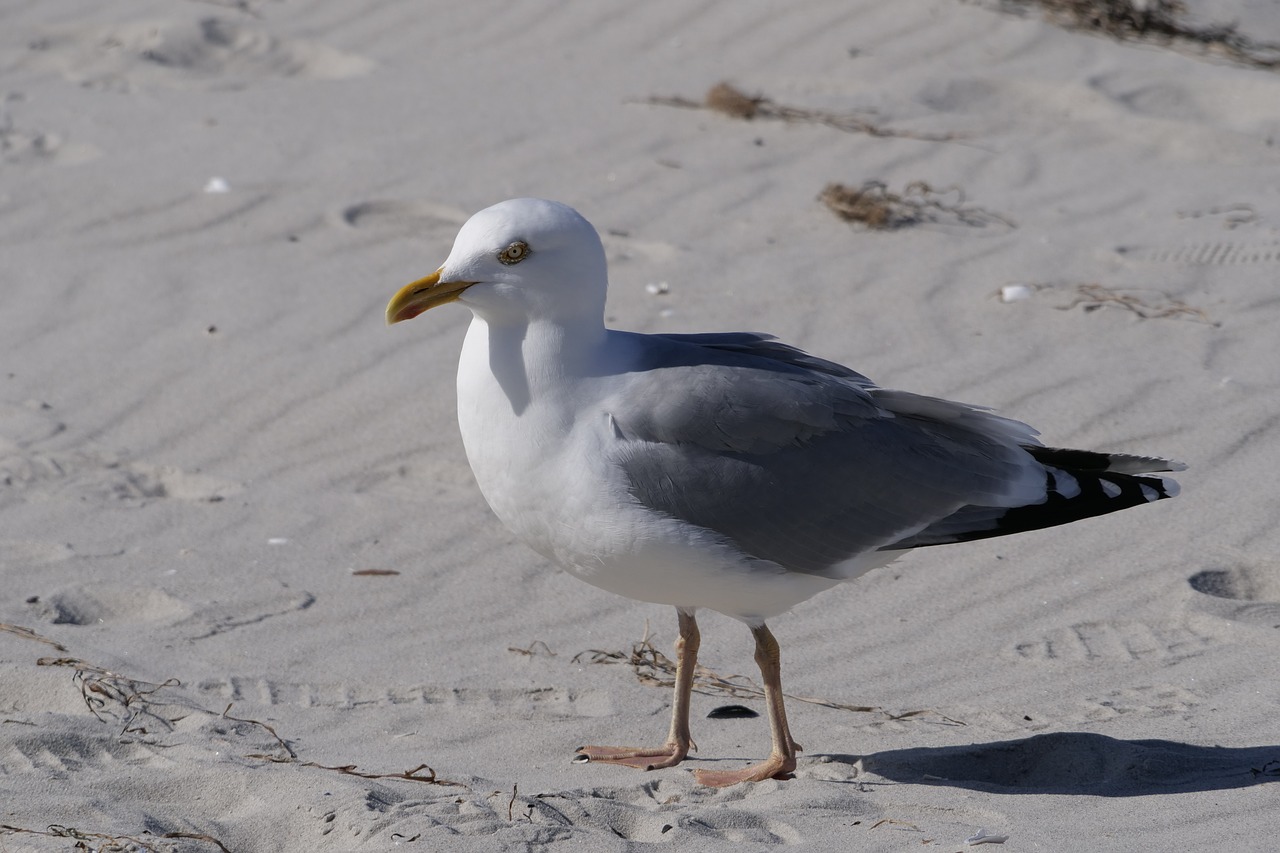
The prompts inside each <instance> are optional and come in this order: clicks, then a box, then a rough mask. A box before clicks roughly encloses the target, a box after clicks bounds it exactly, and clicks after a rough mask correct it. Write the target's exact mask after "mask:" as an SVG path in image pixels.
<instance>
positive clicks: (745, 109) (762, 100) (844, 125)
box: [642, 82, 960, 142]
mask: <svg viewBox="0 0 1280 853" xmlns="http://www.w3.org/2000/svg"><path fill="white" fill-rule="evenodd" d="M642 103H646V104H654V105H657V106H662V107H683V108H685V109H693V110H710V111H711V112H715V113H720V114H721V115H723V116H728V117H729V118H735V119H739V120H741V121H753V120H755V119H769V120H773V121H783V122H788V123H790V124H818V125H822V126H824V127H830V128H834V129H835V130H842V131H844V132H845V133H865V134H866V135H868V136H883V137H897V138H901V139H918V140H922V141H925V142H952V141H954V140H956V139H959V138H960V135H959V134H955V133H917V132H915V131H911V130H897V129H895V128H889V127H884V126H882V125H879V124H876V123H875V122H874V121H871V120H870V119H868V118H865V117H864V116H861V115H859V114H857V113H837V112H829V111H827V110H814V109H807V108H805V107H792V106H788V105H786V104H780V103H778V102H777V101H775V100H773V99H772V98H766V97H765V96H764V95H748V94H747V93H745V92H743V91H742V90H741V89H738V88H736V87H735V86H733V85H732V84H730V83H723V82H721V83H717V84H715V85H714V86H712V87H711V88H710V89H708V90H707V93H706V95H704V96H703V98H702V100H701V101H695V100H693V99H691V98H683V97H680V96H679V95H653V96H650V97H648V98H645V99H644V100H643V101H642Z"/></svg>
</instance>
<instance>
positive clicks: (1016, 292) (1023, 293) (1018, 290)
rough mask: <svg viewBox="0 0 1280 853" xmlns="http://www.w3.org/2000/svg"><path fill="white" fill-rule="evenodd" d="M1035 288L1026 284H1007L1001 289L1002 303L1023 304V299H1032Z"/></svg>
mask: <svg viewBox="0 0 1280 853" xmlns="http://www.w3.org/2000/svg"><path fill="white" fill-rule="evenodd" d="M1035 292H1036V291H1035V288H1033V287H1031V286H1030V285H1026V284H1006V285H1005V286H1004V287H1002V288H1000V301H1001V302H1021V301H1022V300H1023V299H1030V298H1031V295H1032V294H1033V293H1035Z"/></svg>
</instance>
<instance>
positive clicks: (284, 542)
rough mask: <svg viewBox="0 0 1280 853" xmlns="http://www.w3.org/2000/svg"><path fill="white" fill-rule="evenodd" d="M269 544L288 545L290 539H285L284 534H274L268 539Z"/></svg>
mask: <svg viewBox="0 0 1280 853" xmlns="http://www.w3.org/2000/svg"><path fill="white" fill-rule="evenodd" d="M267 544H268V545H288V544H289V540H288V539H285V538H284V537H283V536H273V537H272V538H270V539H268V540H267Z"/></svg>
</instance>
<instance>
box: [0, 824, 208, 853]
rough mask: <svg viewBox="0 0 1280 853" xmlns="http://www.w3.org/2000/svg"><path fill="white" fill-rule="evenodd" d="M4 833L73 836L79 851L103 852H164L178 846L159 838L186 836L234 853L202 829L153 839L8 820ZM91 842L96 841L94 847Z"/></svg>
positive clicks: (187, 839)
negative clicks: (32, 826)
mask: <svg viewBox="0 0 1280 853" xmlns="http://www.w3.org/2000/svg"><path fill="white" fill-rule="evenodd" d="M0 834H5V835H19V834H21V835H42V836H44V837H45V838H72V839H75V841H76V845H75V848H74V849H76V850H97V851H99V853H108V851H125V850H147V851H151V853H163V851H164V850H175V849H177V848H175V847H170V846H169V845H165V847H164V848H161V847H157V846H155V844H156V842H157V841H164V840H177V839H183V840H186V841H203V842H206V843H208V844H212V845H214V846H215V847H217V848H218V849H219V850H221V851H223V853H231V851H230V850H228V849H227V845H225V844H223V843H222V842H221V841H219V840H218V839H216V838H214V837H213V836H212V835H204V834H202V833H198V832H166V833H164V834H163V835H156V836H152V837H151V839H150V840H144V839H142V838H139V837H138V836H136V835H111V834H109V833H105V832H86V831H84V830H82V829H77V828H76V827H74V826H63V825H62V824H58V823H53V824H50V825H49V827H48V829H43V830H41V829H27V828H26V827H21V826H13V825H12V824H8V823H0ZM90 842H92V843H94V844H96V845H97V846H95V847H90V846H89V844H90Z"/></svg>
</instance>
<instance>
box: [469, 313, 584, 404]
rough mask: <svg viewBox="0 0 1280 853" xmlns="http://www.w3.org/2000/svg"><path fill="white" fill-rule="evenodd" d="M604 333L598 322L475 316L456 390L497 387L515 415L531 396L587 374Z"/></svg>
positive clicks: (528, 401) (527, 402)
mask: <svg viewBox="0 0 1280 853" xmlns="http://www.w3.org/2000/svg"><path fill="white" fill-rule="evenodd" d="M606 335H607V332H606V330H605V327H604V323H603V322H602V321H600V320H596V321H594V322H592V321H581V320H580V321H577V322H574V323H572V324H567V323H564V322H549V321H545V320H536V321H527V322H519V323H502V322H494V321H492V320H486V319H485V318H482V317H480V316H478V315H477V316H476V317H475V319H473V320H472V321H471V327H470V329H468V330H467V339H466V342H465V343H464V345H463V351H462V362H461V363H460V365H459V372H458V382H459V385H458V391H459V393H460V394H462V393H464V390H465V389H464V385H466V384H472V383H479V384H485V383H486V379H487V377H486V376H485V374H486V373H487V374H490V375H491V377H492V378H491V379H488V382H496V383H497V386H498V388H500V389H501V393H502V395H503V396H505V398H506V400H507V403H508V404H509V405H510V406H511V411H512V412H513V413H514V414H516V415H519V414H521V413H522V412H523V411H524V410H525V409H526V408H527V407H528V405H529V403H530V400H531V399H532V397H533V395H534V394H536V393H539V392H540V391H543V390H544V389H546V390H550V389H555V388H559V387H561V383H563V381H564V380H565V379H572V378H576V377H582V376H587V375H590V373H591V372H592V371H593V368H594V365H596V364H597V363H598V360H599V358H598V356H599V353H600V352H601V351H602V349H603V347H604V342H605V337H606Z"/></svg>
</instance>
